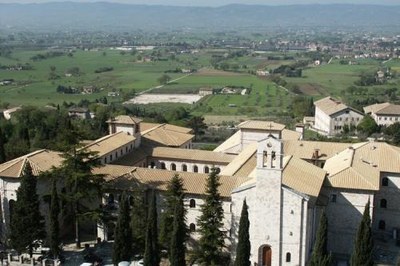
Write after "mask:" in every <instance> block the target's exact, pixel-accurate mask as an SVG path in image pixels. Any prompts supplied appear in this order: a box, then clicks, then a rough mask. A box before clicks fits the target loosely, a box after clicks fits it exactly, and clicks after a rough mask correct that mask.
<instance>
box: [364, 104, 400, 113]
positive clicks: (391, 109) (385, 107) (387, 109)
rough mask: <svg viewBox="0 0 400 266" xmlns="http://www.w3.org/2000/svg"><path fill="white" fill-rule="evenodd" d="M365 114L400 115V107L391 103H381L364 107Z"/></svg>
mask: <svg viewBox="0 0 400 266" xmlns="http://www.w3.org/2000/svg"><path fill="white" fill-rule="evenodd" d="M364 112H365V113H374V114H377V115H400V105H396V104H391V103H379V104H373V105H369V106H366V107H364Z"/></svg>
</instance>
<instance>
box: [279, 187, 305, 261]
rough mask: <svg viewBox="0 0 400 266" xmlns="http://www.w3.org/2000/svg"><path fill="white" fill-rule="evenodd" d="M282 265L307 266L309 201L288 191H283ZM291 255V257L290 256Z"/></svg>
mask: <svg viewBox="0 0 400 266" xmlns="http://www.w3.org/2000/svg"><path fill="white" fill-rule="evenodd" d="M282 198H283V209H282V217H283V219H282V263H281V265H293V266H295V265H306V261H307V256H308V253H309V246H308V243H307V233H308V232H307V229H308V228H307V221H308V220H309V219H311V218H312V217H308V215H309V212H308V201H307V200H306V199H304V197H302V196H300V195H298V194H295V193H294V192H293V191H291V190H288V189H283V190H282ZM289 254H290V255H289Z"/></svg>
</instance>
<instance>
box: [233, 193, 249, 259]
mask: <svg viewBox="0 0 400 266" xmlns="http://www.w3.org/2000/svg"><path fill="white" fill-rule="evenodd" d="M249 228H250V221H249V212H248V207H247V204H246V200H244V201H243V207H242V213H241V216H240V222H239V237H238V239H239V241H238V245H237V249H236V261H235V266H250V264H251V262H250V248H251V246H250V235H249Z"/></svg>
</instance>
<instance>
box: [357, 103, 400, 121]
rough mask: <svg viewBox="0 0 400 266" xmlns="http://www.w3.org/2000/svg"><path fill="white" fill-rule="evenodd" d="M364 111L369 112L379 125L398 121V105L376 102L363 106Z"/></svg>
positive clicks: (399, 108) (399, 110)
mask: <svg viewBox="0 0 400 266" xmlns="http://www.w3.org/2000/svg"><path fill="white" fill-rule="evenodd" d="M364 112H365V113H366V114H370V115H371V117H372V118H373V119H374V120H375V122H376V124H377V125H379V126H384V127H387V126H390V125H393V124H394V123H399V122H400V105H396V104H391V103H377V104H373V105H369V106H366V107H364Z"/></svg>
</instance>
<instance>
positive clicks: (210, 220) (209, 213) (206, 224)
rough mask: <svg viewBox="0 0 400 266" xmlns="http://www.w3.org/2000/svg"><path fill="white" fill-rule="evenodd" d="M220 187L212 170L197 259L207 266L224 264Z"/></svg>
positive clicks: (200, 222) (202, 208)
mask: <svg viewBox="0 0 400 266" xmlns="http://www.w3.org/2000/svg"><path fill="white" fill-rule="evenodd" d="M219 186H220V183H219V176H218V175H217V172H216V169H215V168H212V169H211V173H210V174H209V177H208V179H207V184H206V197H205V200H204V204H203V205H202V206H201V216H200V217H199V219H198V221H197V224H198V225H199V227H200V228H199V232H200V239H199V243H198V250H197V255H196V257H197V259H198V260H199V262H200V263H203V264H205V265H221V264H223V262H222V260H223V258H224V256H223V252H222V251H223V250H222V249H223V248H224V238H225V233H224V232H223V231H222V230H221V229H222V226H223V218H224V210H223V208H222V201H221V196H220V194H219V192H218V188H219Z"/></svg>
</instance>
